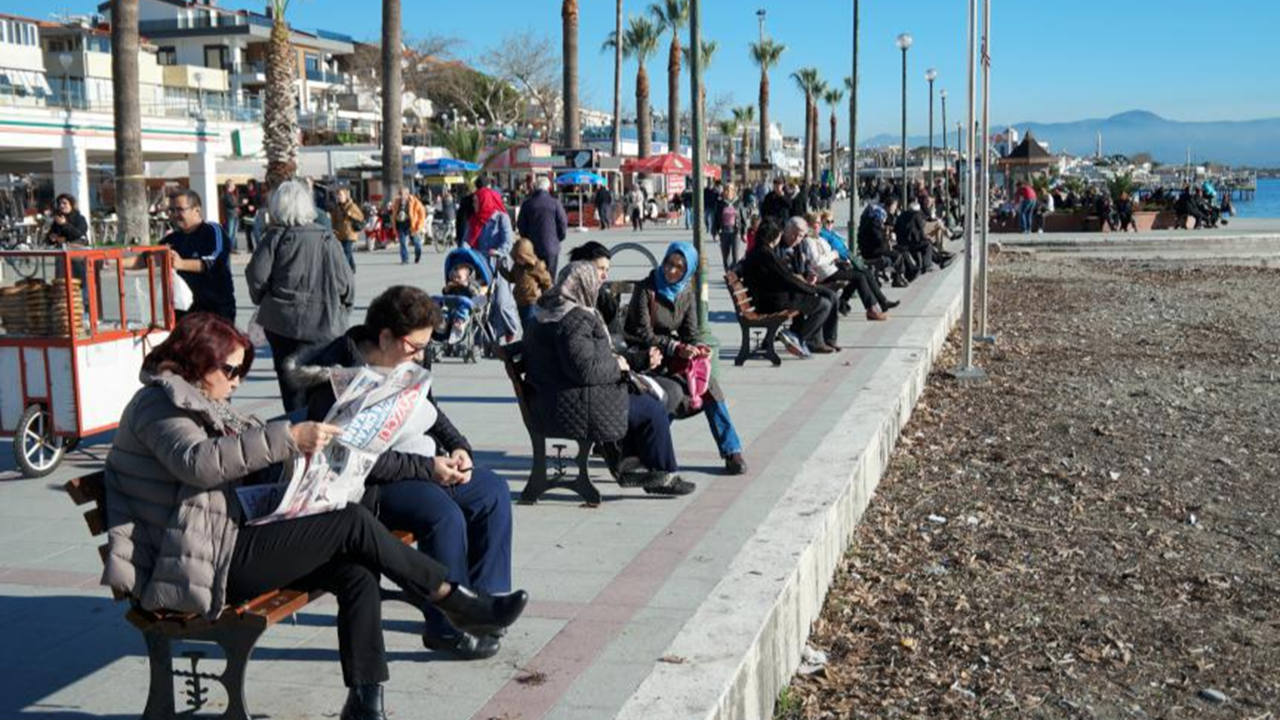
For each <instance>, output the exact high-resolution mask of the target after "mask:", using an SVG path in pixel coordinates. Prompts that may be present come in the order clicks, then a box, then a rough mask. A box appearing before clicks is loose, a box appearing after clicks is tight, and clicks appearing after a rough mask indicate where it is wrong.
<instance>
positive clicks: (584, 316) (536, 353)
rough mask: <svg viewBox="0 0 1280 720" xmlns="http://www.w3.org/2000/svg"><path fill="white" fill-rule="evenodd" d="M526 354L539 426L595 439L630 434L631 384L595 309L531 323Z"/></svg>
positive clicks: (548, 432)
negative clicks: (626, 380)
mask: <svg viewBox="0 0 1280 720" xmlns="http://www.w3.org/2000/svg"><path fill="white" fill-rule="evenodd" d="M524 357H525V367H527V368H528V375H527V377H526V379H527V381H528V383H529V385H530V387H531V390H532V393H531V394H532V397H531V398H530V399H529V404H530V408H529V410H530V413H531V415H532V416H533V422H534V425H535V428H534V429H535V430H538V431H539V432H542V433H543V434H545V435H548V436H551V437H567V438H572V439H575V440H587V441H590V442H612V441H615V440H620V439H621V438H622V436H624V435H626V434H627V406H628V403H629V402H630V400H629V399H628V392H627V386H626V385H625V384H624V383H623V378H622V372H621V371H620V370H619V369H618V361H617V358H616V357H615V356H614V354H613V348H612V347H611V346H610V343H609V336H608V333H607V332H605V329H604V325H603V324H601V321H600V319H599V318H598V317H597V316H596V314H595V313H593V312H590V311H587V310H581V309H578V310H573V311H571V312H570V313H569V314H568V315H565V316H564V318H563V319H561V320H560V321H559V322H554V323H543V322H538V321H534V322H532V323H530V324H529V326H528V328H527V329H526V330H525V338H524Z"/></svg>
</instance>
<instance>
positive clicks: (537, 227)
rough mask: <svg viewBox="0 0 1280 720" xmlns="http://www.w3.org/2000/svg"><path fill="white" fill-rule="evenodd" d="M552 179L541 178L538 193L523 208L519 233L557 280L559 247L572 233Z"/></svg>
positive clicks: (517, 229) (518, 225)
mask: <svg viewBox="0 0 1280 720" xmlns="http://www.w3.org/2000/svg"><path fill="white" fill-rule="evenodd" d="M550 190H551V179H550V178H546V177H540V178H538V181H537V183H536V189H535V190H534V191H533V194H532V195H530V196H529V199H528V200H525V201H524V203H523V204H522V205H520V217H519V220H517V222H516V231H517V232H519V233H520V236H521V237H526V238H529V241H530V242H532V243H533V252H534V254H535V255H537V256H538V259H539V260H541V261H542V262H544V263H546V264H547V270H548V271H549V272H550V273H551V277H553V278H554V277H556V270H557V269H558V266H559V264H560V243H562V242H564V238H565V234H566V233H567V232H568V231H569V216H568V214H567V213H565V211H564V206H563V205H561V204H560V201H559V200H557V199H555V198H554V197H552V195H551V192H550Z"/></svg>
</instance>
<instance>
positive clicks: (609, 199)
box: [591, 185, 613, 230]
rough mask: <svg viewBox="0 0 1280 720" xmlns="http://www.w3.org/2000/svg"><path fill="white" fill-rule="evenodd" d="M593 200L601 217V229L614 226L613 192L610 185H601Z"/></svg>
mask: <svg viewBox="0 0 1280 720" xmlns="http://www.w3.org/2000/svg"><path fill="white" fill-rule="evenodd" d="M591 202H592V204H594V205H595V206H596V215H597V216H598V217H599V218H600V229H601V230H605V229H608V228H611V227H613V193H612V192H611V191H610V190H609V186H608V185H601V186H600V189H599V190H596V195H595V197H594V198H592V201H591Z"/></svg>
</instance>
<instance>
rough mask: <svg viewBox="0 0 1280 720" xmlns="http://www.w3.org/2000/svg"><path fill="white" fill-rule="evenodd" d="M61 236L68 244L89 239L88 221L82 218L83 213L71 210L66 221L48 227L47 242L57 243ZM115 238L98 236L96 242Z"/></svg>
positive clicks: (78, 243) (80, 242)
mask: <svg viewBox="0 0 1280 720" xmlns="http://www.w3.org/2000/svg"><path fill="white" fill-rule="evenodd" d="M57 238H61V241H62V242H65V243H67V244H68V245H81V244H84V243H87V242H88V241H89V221H88V220H85V219H84V215H81V214H80V211H79V210H72V211H71V212H70V213H69V214H68V215H67V218H66V222H64V223H63V224H61V225H59V224H57V223H54V224H53V225H52V226H51V227H50V228H49V237H48V240H49V242H50V243H51V244H52V243H57V242H59V240H58V239H57ZM113 240H115V238H98V242H111V241H113Z"/></svg>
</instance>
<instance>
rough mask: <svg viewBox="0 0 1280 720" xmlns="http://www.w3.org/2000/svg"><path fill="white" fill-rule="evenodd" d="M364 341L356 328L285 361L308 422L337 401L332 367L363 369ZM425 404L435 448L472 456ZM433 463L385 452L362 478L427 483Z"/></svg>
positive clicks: (446, 423) (318, 418)
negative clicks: (432, 421)
mask: <svg viewBox="0 0 1280 720" xmlns="http://www.w3.org/2000/svg"><path fill="white" fill-rule="evenodd" d="M365 340H370V341H372V340H375V338H374V337H373V335H372V333H370V332H369V331H368V330H366V329H365V327H364V326H363V325H357V326H355V327H353V328H351V329H350V330H348V331H347V332H346V334H344V335H343V336H342V337H339V338H336V339H335V340H333V342H331V343H329V344H328V345H326V346H324V347H322V348H320V349H318V350H315V351H313V352H311V353H305V354H303V355H299V356H295V357H293V358H290V359H289V360H287V361H286V362H285V367H284V372H285V373H287V374H288V375H289V376H290V378H291V380H293V382H295V383H297V384H298V386H299V387H303V388H306V389H307V419H308V420H315V421H317V422H321V421H323V420H324V418H325V416H326V415H328V414H329V410H330V409H331V408H332V407H333V404H334V402H336V401H337V397H336V396H335V395H334V394H333V384H332V383H330V382H329V378H330V376H331V374H332V372H333V370H334V369H335V368H354V367H363V366H364V365H367V364H368V362H367V361H366V360H365V358H364V353H362V352H361V351H360V343H361V342H364V341H365ZM427 401H428V402H430V403H431V404H432V405H435V409H436V422H435V425H432V426H431V429H430V430H429V431H428V432H427V435H429V436H431V439H432V440H434V441H435V443H436V447H437V448H439V449H440V450H442V451H444V452H445V453H451V452H453V451H454V450H466V451H467V454H468V455H470V454H472V453H471V444H470V443H468V442H467V439H466V437H464V436H463V434H462V433H461V432H459V431H458V429H457V428H456V427H454V425H453V423H452V422H450V421H449V418H448V416H446V415H445V414H444V411H443V410H441V409H440V406H439V405H436V401H435V397H434V396H432V395H430V394H428V396H427ZM433 460H434V458H430V457H426V456H424V455H418V454H415V453H407V452H397V451H395V450H387V451H386V452H383V453H382V454H381V455H379V456H378V460H377V461H376V462H375V463H374V464H373V469H372V470H370V471H369V475H368V476H367V477H365V484H366V485H370V486H376V485H385V484H387V483H393V482H401V481H403V480H430V479H431V478H432V477H433V476H434V475H435V464H434V462H433ZM365 503H366V504H375V503H376V500H373V499H372V498H370V497H368V496H366V498H365Z"/></svg>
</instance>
